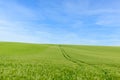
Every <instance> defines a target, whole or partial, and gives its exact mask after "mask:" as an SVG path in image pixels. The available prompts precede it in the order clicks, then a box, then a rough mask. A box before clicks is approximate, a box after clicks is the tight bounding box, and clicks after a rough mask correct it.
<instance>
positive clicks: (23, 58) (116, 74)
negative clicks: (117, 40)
mask: <svg viewBox="0 0 120 80" xmlns="http://www.w3.org/2000/svg"><path fill="white" fill-rule="evenodd" d="M0 80H120V47H112V46H111V47H109V46H82V45H81V46H79V45H57V44H56V45H53V44H28V43H13V42H0Z"/></svg>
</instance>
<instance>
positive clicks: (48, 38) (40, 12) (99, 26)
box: [0, 0, 120, 45]
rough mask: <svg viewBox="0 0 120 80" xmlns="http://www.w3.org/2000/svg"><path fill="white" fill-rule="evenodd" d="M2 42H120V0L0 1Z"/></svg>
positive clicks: (91, 43) (107, 43)
mask: <svg viewBox="0 0 120 80" xmlns="http://www.w3.org/2000/svg"><path fill="white" fill-rule="evenodd" d="M0 41H16V42H30V43H31V42H32V43H55V44H56V43H60V44H82V45H83V44H87V45H120V0H0Z"/></svg>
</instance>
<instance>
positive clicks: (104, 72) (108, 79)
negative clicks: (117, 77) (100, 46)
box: [58, 45, 111, 80]
mask: <svg viewBox="0 0 120 80" xmlns="http://www.w3.org/2000/svg"><path fill="white" fill-rule="evenodd" d="M58 47H59V49H60V51H61V53H62V55H63V56H64V57H65V58H66V59H67V60H69V61H71V62H73V63H75V64H77V65H79V66H81V65H83V64H84V65H88V66H91V67H93V68H95V69H96V70H99V71H101V72H103V74H104V76H105V77H106V76H107V77H108V78H107V79H106V80H111V76H109V74H108V73H109V72H107V71H105V70H103V69H101V68H98V67H97V66H94V65H93V64H89V63H86V62H84V61H82V60H77V59H73V58H72V57H71V56H69V55H68V53H67V52H66V51H65V50H64V49H63V48H62V46H61V45H58Z"/></svg>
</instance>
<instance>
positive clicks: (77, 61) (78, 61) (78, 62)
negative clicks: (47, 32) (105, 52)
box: [59, 45, 90, 65]
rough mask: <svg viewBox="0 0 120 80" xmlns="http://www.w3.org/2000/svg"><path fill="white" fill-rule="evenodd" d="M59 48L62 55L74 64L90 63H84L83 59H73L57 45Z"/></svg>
mask: <svg viewBox="0 0 120 80" xmlns="http://www.w3.org/2000/svg"><path fill="white" fill-rule="evenodd" d="M59 49H60V51H61V53H62V55H63V56H64V57H65V58H66V59H67V60H69V61H71V62H73V63H75V64H77V65H81V63H82V64H87V65H90V64H88V63H86V62H84V61H81V60H77V59H73V58H72V57H71V56H69V55H68V54H67V52H66V51H65V50H64V49H63V48H62V46H61V45H59Z"/></svg>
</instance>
